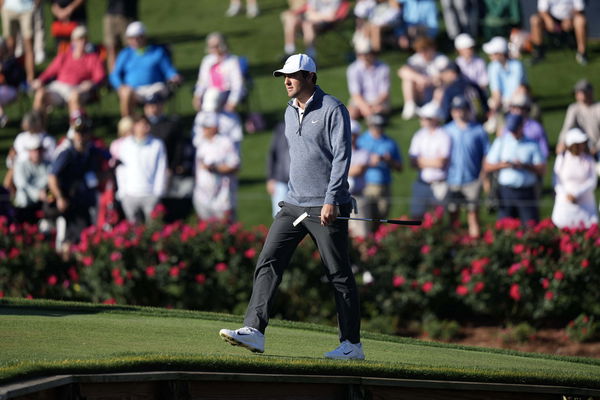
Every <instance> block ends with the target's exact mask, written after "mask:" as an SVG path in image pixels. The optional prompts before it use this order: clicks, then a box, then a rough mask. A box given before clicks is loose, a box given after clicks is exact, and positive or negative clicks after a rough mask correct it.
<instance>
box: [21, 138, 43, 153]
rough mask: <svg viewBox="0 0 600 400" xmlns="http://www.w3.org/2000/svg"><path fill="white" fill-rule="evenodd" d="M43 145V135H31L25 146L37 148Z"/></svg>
mask: <svg viewBox="0 0 600 400" xmlns="http://www.w3.org/2000/svg"><path fill="white" fill-rule="evenodd" d="M41 147H42V138H41V135H30V136H29V137H28V138H27V140H26V141H25V148H26V149H27V150H37V149H39V148H41Z"/></svg>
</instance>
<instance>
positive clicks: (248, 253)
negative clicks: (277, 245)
mask: <svg viewBox="0 0 600 400" xmlns="http://www.w3.org/2000/svg"><path fill="white" fill-rule="evenodd" d="M255 255H256V250H255V249H253V248H249V249H248V250H246V251H245V252H244V257H246V258H254V256H255Z"/></svg>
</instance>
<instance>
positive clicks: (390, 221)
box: [385, 219, 422, 226]
mask: <svg viewBox="0 0 600 400" xmlns="http://www.w3.org/2000/svg"><path fill="white" fill-rule="evenodd" d="M385 222H387V223H388V224H396V225H410V226H419V225H421V223H422V221H419V220H402V219H388V220H385Z"/></svg>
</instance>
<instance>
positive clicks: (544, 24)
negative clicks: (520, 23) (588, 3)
mask: <svg viewBox="0 0 600 400" xmlns="http://www.w3.org/2000/svg"><path fill="white" fill-rule="evenodd" d="M537 8H538V12H537V13H536V14H533V15H532V16H531V17H530V23H531V42H532V44H533V57H532V62H533V63H536V62H539V61H541V60H543V58H544V32H548V33H551V34H558V33H561V32H571V31H573V30H574V31H575V40H576V41H577V54H576V55H575V59H576V60H577V62H578V63H579V64H581V65H585V64H587V54H586V47H587V19H586V17H585V13H584V11H585V1H584V0H538V2H537Z"/></svg>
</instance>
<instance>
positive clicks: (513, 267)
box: [508, 263, 521, 276]
mask: <svg viewBox="0 0 600 400" xmlns="http://www.w3.org/2000/svg"><path fill="white" fill-rule="evenodd" d="M520 269H521V263H516V264H513V265H511V266H510V268H509V269H508V276H513V275H514V274H516V273H517V272H519V270H520Z"/></svg>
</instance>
